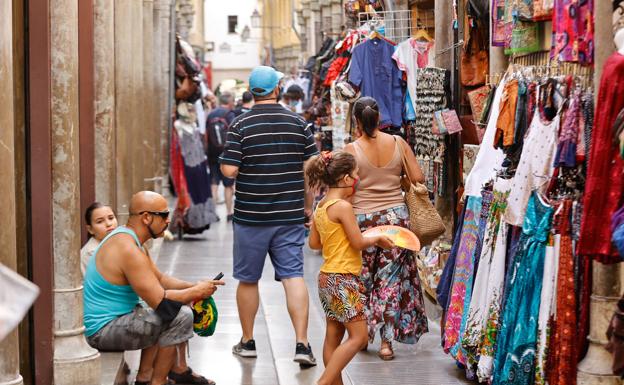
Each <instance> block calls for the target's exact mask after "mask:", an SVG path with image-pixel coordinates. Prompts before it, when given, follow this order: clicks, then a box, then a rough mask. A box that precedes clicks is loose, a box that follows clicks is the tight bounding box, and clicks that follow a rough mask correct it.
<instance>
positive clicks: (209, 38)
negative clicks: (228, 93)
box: [201, 0, 261, 88]
mask: <svg viewBox="0 0 624 385" xmlns="http://www.w3.org/2000/svg"><path fill="white" fill-rule="evenodd" d="M257 8H258V1H257V0H237V1H228V2H223V3H220V4H219V6H215V4H214V3H213V2H210V1H206V2H205V4H204V15H205V27H204V40H205V42H206V45H207V50H206V53H205V55H204V56H201V57H202V58H203V59H204V60H205V61H206V62H209V63H211V66H212V79H213V84H212V87H213V88H216V87H217V86H218V85H219V84H220V83H221V82H222V81H223V80H226V79H235V80H240V81H243V82H245V83H246V82H247V78H248V77H249V73H250V72H251V69H252V68H254V67H256V66H257V65H259V64H260V59H259V58H260V52H259V38H260V34H261V31H260V30H259V29H258V28H253V25H252V22H251V20H252V19H251V16H252V15H253V13H254V10H256V9H257Z"/></svg>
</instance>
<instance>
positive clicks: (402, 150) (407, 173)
mask: <svg viewBox="0 0 624 385" xmlns="http://www.w3.org/2000/svg"><path fill="white" fill-rule="evenodd" d="M392 137H393V138H394V142H395V143H396V144H398V145H399V148H400V152H401V163H403V174H404V175H405V176H406V177H407V180H408V181H409V183H410V184H413V183H412V178H411V177H410V175H409V168H407V160H406V159H405V152H404V151H405V149H404V148H403V144H402V143H401V142H399V141H398V140H397V137H396V135H392Z"/></svg>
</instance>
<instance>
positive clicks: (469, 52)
mask: <svg viewBox="0 0 624 385" xmlns="http://www.w3.org/2000/svg"><path fill="white" fill-rule="evenodd" d="M467 25H470V27H469V28H468V29H469V30H470V31H469V36H468V39H467V40H466V45H465V49H464V52H463V55H462V57H461V63H460V67H459V68H460V79H461V84H462V85H463V86H468V87H474V86H480V85H483V84H485V80H486V75H487V74H488V71H489V65H490V64H489V59H488V52H487V46H486V45H485V42H484V39H483V36H482V35H481V32H480V30H479V23H477V22H476V21H474V20H473V23H470V22H469V21H468V24H467Z"/></svg>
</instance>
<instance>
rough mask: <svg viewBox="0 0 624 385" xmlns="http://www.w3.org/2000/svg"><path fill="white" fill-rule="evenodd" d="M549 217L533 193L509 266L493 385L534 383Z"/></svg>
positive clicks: (546, 208)
mask: <svg viewBox="0 0 624 385" xmlns="http://www.w3.org/2000/svg"><path fill="white" fill-rule="evenodd" d="M512 192H513V190H512ZM552 215H553V208H552V207H551V206H549V205H546V204H545V203H543V202H542V200H541V198H540V196H539V193H538V192H533V193H532V195H531V197H530V198H529V203H528V207H527V212H526V216H525V218H524V223H523V226H522V236H521V239H520V241H519V242H520V247H521V248H520V250H519V252H518V253H516V255H515V256H514V260H513V263H512V265H511V266H510V269H512V271H511V272H510V273H511V275H510V277H511V279H510V281H509V293H508V294H507V296H506V302H505V307H504V310H503V317H502V323H501V327H500V335H499V337H498V343H497V351H496V359H495V363H494V368H495V374H494V377H493V385H502V384H505V385H508V384H509V385H512V384H513V385H516V384H517V385H524V384H530V383H532V382H533V380H534V376H535V372H534V369H535V349H536V345H537V320H538V316H539V308H540V299H541V291H542V281H543V275H544V274H543V273H544V256H545V251H546V243H547V240H548V233H549V231H550V228H551V225H552Z"/></svg>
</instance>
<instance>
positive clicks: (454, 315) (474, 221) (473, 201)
mask: <svg viewBox="0 0 624 385" xmlns="http://www.w3.org/2000/svg"><path fill="white" fill-rule="evenodd" d="M480 211H481V197H474V196H470V197H468V198H467V200H466V215H465V216H464V225H463V227H462V233H461V235H460V238H461V240H460V244H459V250H458V252H457V257H456V261H455V271H454V274H453V284H452V286H451V298H450V303H449V306H448V311H447V314H446V320H445V325H444V351H445V352H447V353H449V352H450V353H451V355H452V356H453V357H454V358H455V359H456V360H457V361H459V362H461V363H465V362H466V353H465V352H464V349H463V348H462V346H461V330H462V322H463V319H464V312H466V311H467V310H468V306H469V305H470V297H471V293H472V282H473V277H474V254H475V250H476V248H477V241H478V238H479V213H480Z"/></svg>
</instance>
